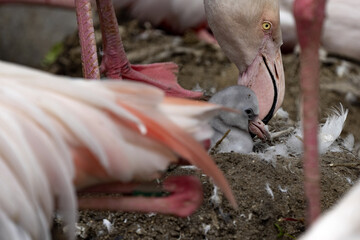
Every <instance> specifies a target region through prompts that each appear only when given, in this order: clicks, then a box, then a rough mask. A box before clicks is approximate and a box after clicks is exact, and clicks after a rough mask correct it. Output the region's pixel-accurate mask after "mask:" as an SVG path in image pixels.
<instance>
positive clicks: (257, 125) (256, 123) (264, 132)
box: [249, 117, 271, 141]
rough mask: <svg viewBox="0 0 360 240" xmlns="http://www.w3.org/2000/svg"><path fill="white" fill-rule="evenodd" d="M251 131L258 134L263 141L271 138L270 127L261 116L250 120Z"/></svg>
mask: <svg viewBox="0 0 360 240" xmlns="http://www.w3.org/2000/svg"><path fill="white" fill-rule="evenodd" d="M249 132H251V133H252V134H255V135H256V136H258V138H260V139H261V140H262V141H267V140H270V138H271V137H270V132H269V130H268V128H267V127H266V125H265V124H264V123H263V122H262V121H261V120H260V118H259V117H256V118H254V119H253V120H251V121H249Z"/></svg>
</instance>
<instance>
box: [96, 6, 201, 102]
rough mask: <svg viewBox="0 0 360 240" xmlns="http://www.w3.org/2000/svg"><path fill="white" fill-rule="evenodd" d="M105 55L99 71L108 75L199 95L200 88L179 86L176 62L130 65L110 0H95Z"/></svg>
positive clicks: (187, 95)
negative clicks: (194, 89) (187, 88)
mask: <svg viewBox="0 0 360 240" xmlns="http://www.w3.org/2000/svg"><path fill="white" fill-rule="evenodd" d="M96 2H97V5H98V11H99V17H100V23H101V31H102V39H103V51H104V56H103V59H102V63H101V72H102V73H104V74H105V75H106V76H107V77H108V78H113V79H129V80H134V81H139V82H144V83H148V84H151V85H154V86H156V87H158V88H160V89H162V90H164V91H165V93H166V94H167V95H168V96H174V97H185V98H200V97H202V96H203V94H202V93H201V92H193V91H190V90H186V89H184V88H182V87H181V86H180V85H179V84H178V83H177V80H176V75H175V73H177V71H178V67H177V65H176V64H175V63H155V64H149V65H131V64H130V62H129V60H128V59H127V57H126V53H125V50H124V47H123V44H122V40H121V37H120V32H119V27H118V22H117V19H116V15H115V11H114V8H113V5H112V2H111V0H101V1H100V0H97V1H96Z"/></svg>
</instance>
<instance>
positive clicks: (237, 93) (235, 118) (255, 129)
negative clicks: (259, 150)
mask: <svg viewBox="0 0 360 240" xmlns="http://www.w3.org/2000/svg"><path fill="white" fill-rule="evenodd" d="M209 101H210V102H211V103H215V104H219V105H223V106H225V107H228V108H232V109H236V110H237V111H238V112H229V111H221V112H220V114H218V115H217V116H215V117H214V118H213V119H211V121H210V125H211V126H212V128H213V129H214V132H215V133H214V135H213V136H212V137H211V146H212V147H213V146H214V145H215V144H216V143H217V142H218V141H219V140H220V139H222V138H223V137H224V135H225V134H226V133H227V132H228V131H229V130H230V132H229V133H228V134H227V136H226V137H225V138H224V139H223V140H222V141H221V143H220V144H219V146H218V147H219V152H231V151H233V152H237V153H250V152H252V150H253V146H254V143H253V139H252V137H251V136H250V133H249V131H250V132H252V133H253V134H256V135H257V136H258V137H259V138H260V139H263V140H266V139H269V138H270V134H269V133H268V131H267V129H266V128H265V125H264V123H263V122H262V121H260V119H259V117H258V116H259V105H258V101H257V98H256V95H255V93H254V92H253V91H252V90H251V89H249V88H247V87H245V86H231V87H228V88H225V89H223V90H221V91H219V92H217V93H216V94H214V95H213V96H212V97H211V98H210V100H209Z"/></svg>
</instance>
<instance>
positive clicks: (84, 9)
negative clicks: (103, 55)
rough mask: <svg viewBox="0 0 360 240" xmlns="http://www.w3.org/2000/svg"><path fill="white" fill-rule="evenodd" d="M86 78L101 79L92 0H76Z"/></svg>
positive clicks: (82, 60)
mask: <svg viewBox="0 0 360 240" xmlns="http://www.w3.org/2000/svg"><path fill="white" fill-rule="evenodd" d="M75 7H76V17H77V22H78V28H79V39H80V46H81V62H82V68H83V75H84V78H88V79H100V71H99V63H98V59H97V52H96V41H95V33H94V24H93V17H92V12H91V3H90V0H75Z"/></svg>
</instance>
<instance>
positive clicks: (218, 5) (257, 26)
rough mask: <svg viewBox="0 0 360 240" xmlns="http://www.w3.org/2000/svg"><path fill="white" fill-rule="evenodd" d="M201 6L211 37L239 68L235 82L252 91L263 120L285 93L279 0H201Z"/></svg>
mask: <svg viewBox="0 0 360 240" xmlns="http://www.w3.org/2000/svg"><path fill="white" fill-rule="evenodd" d="M205 10H206V15H207V18H208V22H209V26H210V28H211V29H212V31H213V33H214V36H215V38H216V39H217V41H218V42H219V44H220V46H221V48H222V49H223V51H224V52H225V54H226V56H227V57H228V58H229V59H230V60H231V61H232V62H233V63H234V64H235V65H236V66H237V67H238V69H239V71H240V77H239V81H238V83H239V84H240V85H244V86H247V87H249V88H251V89H252V90H253V91H254V92H255V94H256V96H257V98H258V101H259V108H260V115H259V117H260V119H262V120H263V122H265V123H267V122H268V121H269V120H270V119H271V118H272V116H273V115H274V113H275V112H276V111H277V109H278V108H279V107H280V106H281V104H282V101H283V99H284V93H285V78H284V70H283V64H282V58H281V52H280V46H281V45H282V35H281V29H280V17H279V2H278V1H277V0H251V1H250V0H226V1H224V0H205Z"/></svg>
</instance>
